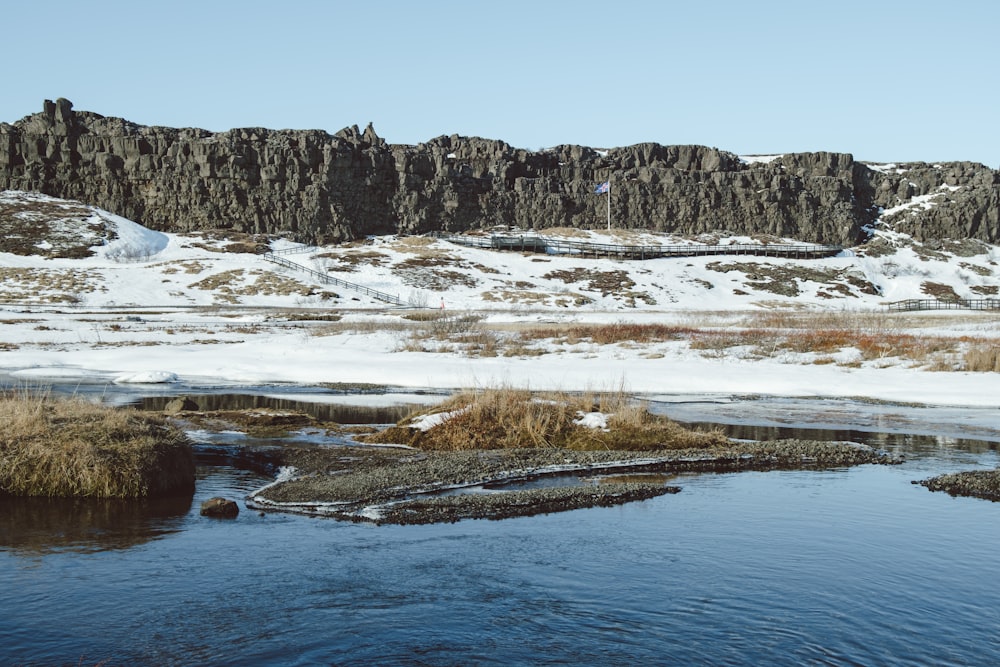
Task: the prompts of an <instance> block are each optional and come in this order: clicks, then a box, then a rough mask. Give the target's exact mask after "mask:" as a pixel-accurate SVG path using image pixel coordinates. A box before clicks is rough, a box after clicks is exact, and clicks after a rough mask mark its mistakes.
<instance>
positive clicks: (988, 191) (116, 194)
mask: <svg viewBox="0 0 1000 667" xmlns="http://www.w3.org/2000/svg"><path fill="white" fill-rule="evenodd" d="M609 178H610V179H611V180H612V191H613V196H612V216H613V222H614V224H615V226H618V227H631V228H646V229H654V230H658V231H671V232H676V233H682V234H700V233H706V232H716V231H721V230H729V231H737V232H741V233H748V234H773V235H777V236H787V237H794V238H798V239H800V240H804V241H816V242H823V243H835V244H843V245H851V244H854V243H856V242H858V241H860V240H862V239H863V238H864V236H865V231H864V230H865V226H866V225H869V224H871V223H872V222H873V221H874V220H875V219H876V218H877V216H878V215H879V211H880V209H882V208H884V209H888V208H892V207H894V206H897V205H898V204H900V203H905V202H907V201H910V200H912V199H913V198H914V197H917V196H921V195H924V196H926V195H934V197H933V199H934V201H933V204H934V205H933V206H931V207H930V208H926V209H925V208H923V207H920V208H919V209H918V208H914V209H911V211H910V212H908V213H906V214H904V215H901V216H898V217H897V219H896V223H895V224H896V226H897V228H898V229H900V230H901V231H907V232H909V233H912V234H914V235H915V236H917V238H918V239H925V238H936V237H941V236H947V237H962V238H964V237H970V238H978V239H980V240H984V241H989V242H992V241H997V240H998V239H1000V224H998V220H997V215H998V209H1000V203H998V202H1000V197H998V191H1000V186H998V183H1000V178H998V173H997V172H995V171H993V170H990V169H988V168H986V167H984V166H982V165H976V164H971V163H949V164H947V165H940V166H937V165H923V164H919V165H897V166H896V167H895V168H893V169H886V168H880V169H874V168H870V167H869V166H866V165H864V164H861V163H858V162H855V161H854V159H853V158H852V156H850V155H847V154H836V153H801V154H790V155H784V156H781V157H779V158H776V159H773V160H769V161H752V162H750V163H747V162H744V161H743V160H741V159H740V158H738V157H737V156H736V155H733V154H732V153H727V152H725V151H720V150H718V149H715V148H709V147H704V146H662V145H659V144H653V143H646V144H637V145H634V146H628V147H624V148H616V149H612V150H609V151H596V150H593V149H591V148H587V147H582V146H558V147H556V148H553V149H550V150H545V151H537V152H535V151H526V150H521V149H516V148H513V147H511V146H510V145H508V144H506V143H504V142H502V141H496V140H488V139H480V138H474V137H473V138H470V137H460V136H454V135H453V136H450V137H445V136H442V137H438V138H436V139H432V140H430V141H428V142H427V143H424V144H419V145H417V146H409V145H390V144H387V143H386V142H385V141H384V140H383V139H381V138H380V137H378V136H377V135H376V133H375V131H374V129H373V128H372V127H371V126H370V125H369V126H368V127H367V128H366V129H365V130H364V131H363V132H362V131H359V130H358V128H357V127H356V126H355V127H350V128H347V129H344V130H341V131H340V132H337V133H336V134H333V135H330V134H328V133H326V132H324V131H320V130H268V129H264V128H241V129H234V130H230V131H228V132H221V133H211V132H207V131H205V130H198V129H174V128H166V127H147V126H141V125H136V124H134V123H130V122H128V121H126V120H122V119H119V118H106V117H104V116H101V115H99V114H96V113H91V112H86V111H83V112H78V111H74V109H73V105H72V103H71V102H69V101H68V100H65V99H59V100H57V101H56V102H51V101H48V100H46V101H45V103H44V107H43V110H42V112H41V113H38V114H34V115H31V116H28V117H26V118H24V119H22V120H20V121H18V122H16V123H14V124H7V123H3V124H0V189H19V190H33V191H39V192H43V193H46V194H49V195H53V196H58V197H64V198H71V199H78V200H81V201H83V202H85V203H88V204H93V205H96V206H100V207H102V208H105V209H108V210H111V211H113V212H115V213H118V214H121V215H124V216H126V217H128V218H131V219H133V220H136V221H138V222H141V223H142V224H144V225H146V226H147V227H150V228H152V229H158V230H162V231H192V230H197V229H233V230H236V231H242V232H249V233H268V234H286V235H288V236H290V237H292V238H295V239H297V240H300V241H313V242H324V243H326V242H335V241H341V240H348V239H353V238H358V237H362V236H364V235H368V234H385V233H396V232H402V233H421V232H427V231H432V230H451V231H460V230H466V229H472V228H480V227H490V226H494V225H516V226H519V227H522V228H530V227H535V228H546V227H555V226H568V227H599V226H601V225H602V224H603V223H604V220H605V216H606V213H605V210H606V209H605V206H606V200H605V198H604V197H603V196H597V195H594V194H593V189H594V186H595V184H597V183H599V182H603V181H605V180H608V179H609ZM955 188H957V189H955ZM913 212H916V215H913V214H912V213H913Z"/></svg>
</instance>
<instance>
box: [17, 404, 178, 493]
mask: <svg viewBox="0 0 1000 667" xmlns="http://www.w3.org/2000/svg"><path fill="white" fill-rule="evenodd" d="M0 423H2V424H3V425H4V431H3V434H2V435H0V493H6V494H10V495H20V496H73V497H77V496H81V497H94V498H139V497H151V496H164V495H170V494H180V493H191V492H193V490H194V460H193V458H192V454H191V447H190V443H189V442H188V439H187V437H186V436H185V435H184V434H183V433H182V432H180V431H179V430H177V429H174V428H172V427H169V426H168V425H167V424H166V423H165V422H164V421H163V420H162V419H160V418H158V417H152V416H145V415H140V414H138V413H136V412H132V411H125V410H115V409H112V408H107V407H102V406H99V405H95V404H93V403H89V402H87V401H85V400H83V399H79V398H73V399H62V400H56V399H51V398H49V397H46V396H43V395H38V394H32V393H28V392H15V393H12V394H6V395H3V396H2V397H0Z"/></svg>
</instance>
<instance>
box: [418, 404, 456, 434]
mask: <svg viewBox="0 0 1000 667" xmlns="http://www.w3.org/2000/svg"><path fill="white" fill-rule="evenodd" d="M468 411H469V409H468V408H462V409H461V410H452V411H450V412H434V413H431V414H427V415H422V416H420V417H416V418H414V419H413V421H412V422H410V428H415V429H417V430H419V431H429V430H431V429H432V428H434V427H435V426H439V425H441V424H443V423H445V422H446V421H448V420H450V419H454V418H455V417H457V416H459V415H461V414H465V413H466V412H468Z"/></svg>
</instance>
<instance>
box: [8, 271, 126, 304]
mask: <svg viewBox="0 0 1000 667" xmlns="http://www.w3.org/2000/svg"><path fill="white" fill-rule="evenodd" d="M107 291H108V290H107V287H105V286H104V285H103V284H102V278H101V276H100V275H99V274H97V273H95V272H93V271H78V270H73V269H22V268H12V267H0V301H4V302H8V303H78V302H79V301H80V297H81V295H83V294H89V293H92V292H107Z"/></svg>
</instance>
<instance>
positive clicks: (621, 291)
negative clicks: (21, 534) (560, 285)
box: [542, 267, 656, 307]
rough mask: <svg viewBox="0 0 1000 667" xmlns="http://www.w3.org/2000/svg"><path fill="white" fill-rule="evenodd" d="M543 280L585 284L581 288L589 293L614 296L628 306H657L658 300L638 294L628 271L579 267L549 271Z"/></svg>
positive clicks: (645, 294) (647, 295)
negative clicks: (637, 303) (641, 303)
mask: <svg viewBox="0 0 1000 667" xmlns="http://www.w3.org/2000/svg"><path fill="white" fill-rule="evenodd" d="M542 278H545V279H547V280H561V281H563V282H564V283H566V284H574V283H585V284H584V285H582V286H581V287H580V289H581V290H583V291H587V292H600V293H601V296H605V297H606V296H614V297H616V298H619V299H622V300H623V301H625V303H626V305H629V306H633V307H634V306H635V302H636V300H637V299H638V300H641V301H644V302H645V303H646V305H650V306H652V305H656V300H655V299H653V297H652V296H651V295H650V294H648V293H646V292H637V291H634V290H633V289H632V288H633V287H635V281H634V280H632V277H631V276H630V275H629V273H628V271H596V270H594V269H585V268H582V267H577V268H574V269H572V270H565V269H564V270H559V271H549V272H548V273H546V274H545V275H544V276H542Z"/></svg>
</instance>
